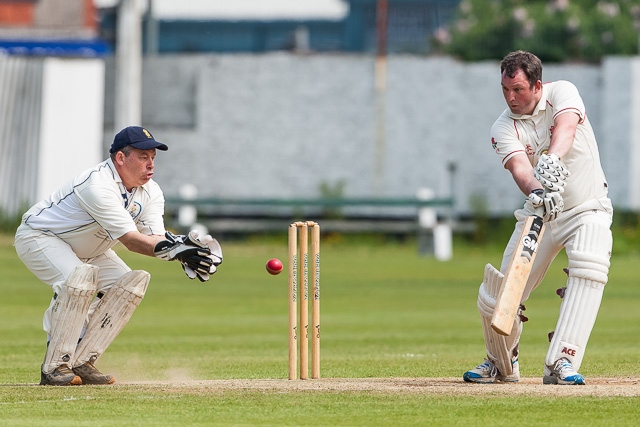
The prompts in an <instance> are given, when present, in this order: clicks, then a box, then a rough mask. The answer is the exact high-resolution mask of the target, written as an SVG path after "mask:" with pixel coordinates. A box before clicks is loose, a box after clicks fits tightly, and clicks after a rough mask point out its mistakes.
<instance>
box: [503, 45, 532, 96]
mask: <svg viewBox="0 0 640 427" xmlns="http://www.w3.org/2000/svg"><path fill="white" fill-rule="evenodd" d="M518 70H522V72H523V73H524V75H525V76H527V80H528V81H529V87H533V86H535V84H536V82H537V81H538V80H540V81H542V61H540V58H538V57H537V56H535V55H534V54H533V53H531V52H526V51H524V50H517V51H515V52H511V53H510V54H508V55H507V56H505V57H504V59H503V60H502V62H500V75H505V74H506V76H507V77H513V76H515V75H516V73H517V72H518Z"/></svg>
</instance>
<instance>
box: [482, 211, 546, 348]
mask: <svg viewBox="0 0 640 427" xmlns="http://www.w3.org/2000/svg"><path fill="white" fill-rule="evenodd" d="M543 233H544V223H543V222H542V218H541V217H540V216H530V217H529V218H527V220H526V222H525V224H524V228H523V229H522V233H521V234H520V240H519V242H518V246H517V247H516V250H515V251H514V252H513V255H512V257H511V261H510V262H509V266H508V267H507V270H506V272H505V275H504V279H502V285H501V287H500V292H499V293H498V298H497V299H496V306H495V308H494V310H493V316H492V318H491V327H492V328H493V330H494V331H496V332H497V333H499V334H500V335H505V336H507V335H509V334H510V333H511V329H512V328H513V322H514V321H515V319H516V315H517V314H518V308H519V306H520V300H521V299H522V294H523V293H524V288H525V286H526V284H527V280H529V275H530V273H531V267H532V266H533V261H534V260H535V258H536V254H537V253H538V244H539V242H540V239H541V238H542V234H543Z"/></svg>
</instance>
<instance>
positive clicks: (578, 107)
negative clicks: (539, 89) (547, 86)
mask: <svg viewBox="0 0 640 427" xmlns="http://www.w3.org/2000/svg"><path fill="white" fill-rule="evenodd" d="M548 101H549V104H550V105H551V106H552V108H553V119H554V120H555V119H556V117H558V116H559V115H560V114H564V113H576V114H577V115H578V116H580V123H582V122H584V118H585V107H584V101H582V97H581V96H580V93H579V92H578V88H577V87H576V86H575V85H574V84H573V83H571V82H568V81H566V80H559V81H557V82H555V84H554V87H553V91H551V94H550V96H549V100H548Z"/></svg>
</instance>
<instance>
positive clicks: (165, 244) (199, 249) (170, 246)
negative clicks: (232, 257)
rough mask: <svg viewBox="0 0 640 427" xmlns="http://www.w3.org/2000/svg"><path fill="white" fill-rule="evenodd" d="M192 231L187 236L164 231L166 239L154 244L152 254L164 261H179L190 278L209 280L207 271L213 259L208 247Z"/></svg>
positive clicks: (209, 269)
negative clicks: (193, 235) (194, 236)
mask: <svg viewBox="0 0 640 427" xmlns="http://www.w3.org/2000/svg"><path fill="white" fill-rule="evenodd" d="M192 233H193V232H192ZM192 233H189V235H187V236H178V235H175V234H173V233H171V232H169V231H167V232H166V233H165V237H166V238H167V239H166V240H162V241H160V242H158V243H157V244H156V246H155V248H154V255H155V256H156V257H157V258H159V259H163V260H166V261H174V260H178V261H180V264H181V265H182V268H183V269H184V271H185V273H186V274H187V276H188V277H189V278H190V279H194V278H195V277H198V279H200V280H201V281H203V282H204V281H207V280H209V272H210V271H211V267H212V266H213V262H214V261H213V260H212V259H211V258H210V255H211V250H210V249H209V247H208V246H207V245H206V244H203V243H202V242H200V241H199V240H198V239H197V234H196V238H193V237H192V236H191V234H192ZM194 274H195V275H194ZM192 276H193V277H192Z"/></svg>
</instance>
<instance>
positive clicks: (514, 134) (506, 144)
mask: <svg viewBox="0 0 640 427" xmlns="http://www.w3.org/2000/svg"><path fill="white" fill-rule="evenodd" d="M491 147H492V148H493V149H494V151H495V152H496V154H497V155H498V156H499V157H500V160H501V162H502V166H503V167H504V166H505V165H506V164H507V162H508V161H509V160H510V159H511V158H512V157H513V156H517V155H519V154H525V155H526V154H527V153H526V151H525V147H524V145H523V144H522V142H520V140H519V139H518V128H517V127H516V123H515V120H513V119H510V118H509V117H507V116H506V115H505V114H502V115H501V116H500V117H499V118H498V120H496V122H495V123H494V124H493V126H492V127H491Z"/></svg>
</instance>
